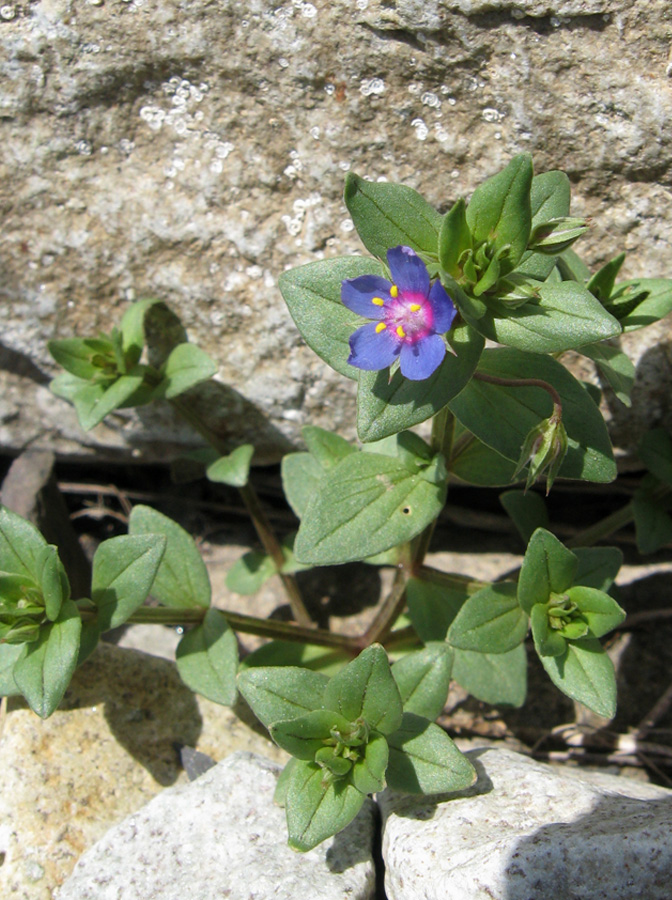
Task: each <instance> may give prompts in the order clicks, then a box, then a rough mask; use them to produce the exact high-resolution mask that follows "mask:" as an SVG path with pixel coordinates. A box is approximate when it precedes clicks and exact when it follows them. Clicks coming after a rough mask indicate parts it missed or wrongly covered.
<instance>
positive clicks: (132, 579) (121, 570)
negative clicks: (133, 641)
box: [91, 534, 166, 632]
mask: <svg viewBox="0 0 672 900" xmlns="http://www.w3.org/2000/svg"><path fill="white" fill-rule="evenodd" d="M165 548H166V538H165V537H164V536H163V535H161V534H129V535H122V536H121V537H114V538H110V539H109V540H107V541H104V542H103V543H102V544H100V545H99V547H98V549H97V550H96V554H95V556H94V557H93V573H92V576H91V599H92V600H93V602H94V603H95V605H96V606H97V607H98V624H99V625H100V630H101V632H102V631H108V630H109V629H110V628H116V627H117V626H118V625H123V623H124V622H125V621H126V620H127V619H128V618H129V616H131V615H133V613H134V612H135V611H136V609H138V607H140V606H142V604H143V603H144V601H145V598H146V597H147V594H148V593H149V591H150V588H151V586H152V583H153V581H154V579H155V578H156V573H157V570H158V568H159V564H160V562H161V558H162V556H163V553H164V550H165Z"/></svg>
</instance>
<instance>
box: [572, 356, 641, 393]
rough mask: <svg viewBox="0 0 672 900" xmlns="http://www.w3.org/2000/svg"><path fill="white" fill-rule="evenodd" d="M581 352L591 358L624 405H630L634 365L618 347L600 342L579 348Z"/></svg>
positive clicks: (633, 381)
mask: <svg viewBox="0 0 672 900" xmlns="http://www.w3.org/2000/svg"><path fill="white" fill-rule="evenodd" d="M581 354H582V355H583V356H587V357H588V358H589V359H592V360H593V362H594V363H595V365H596V366H597V369H598V371H599V373H600V375H601V376H602V378H604V380H605V381H606V382H607V383H608V384H609V386H610V387H611V389H612V391H613V392H614V394H616V396H617V397H618V399H619V400H620V401H621V403H623V405H624V406H632V401H631V400H630V394H631V392H632V387H633V385H634V383H635V374H636V373H635V367H634V365H633V364H632V361H631V360H630V357H628V356H626V354H625V353H623V351H622V350H621V348H620V347H616V346H615V345H614V344H608V343H606V342H602V343H600V344H588V345H587V346H585V347H582V348H581Z"/></svg>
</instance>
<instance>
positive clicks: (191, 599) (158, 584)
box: [128, 505, 210, 608]
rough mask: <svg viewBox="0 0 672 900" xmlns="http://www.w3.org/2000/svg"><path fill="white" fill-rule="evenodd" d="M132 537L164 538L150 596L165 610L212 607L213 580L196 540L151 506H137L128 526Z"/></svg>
mask: <svg viewBox="0 0 672 900" xmlns="http://www.w3.org/2000/svg"><path fill="white" fill-rule="evenodd" d="M128 531H129V534H131V535H138V534H161V535H163V536H164V538H165V539H166V552H165V553H164V554H163V559H162V560H161V564H160V565H159V568H158V571H157V573H156V577H155V578H154V583H153V585H152V587H151V592H152V594H153V596H154V597H156V599H157V600H158V601H159V602H160V603H162V604H163V605H164V606H173V607H184V606H190V607H199V606H200V607H206V608H207V607H208V606H210V578H209V576H208V570H207V569H206V567H205V563H204V562H203V558H202V557H201V554H200V553H199V552H198V549H197V547H196V544H195V543H194V539H193V538H192V537H191V535H190V534H189V533H188V532H186V531H185V530H184V528H182V527H181V526H180V525H178V524H177V522H173V520H172V519H169V518H168V516H164V515H163V514H162V513H160V512H157V511H156V510H155V509H152V508H151V507H149V506H141V505H138V506H134V507H133V510H132V512H131V516H130V519H129V522H128Z"/></svg>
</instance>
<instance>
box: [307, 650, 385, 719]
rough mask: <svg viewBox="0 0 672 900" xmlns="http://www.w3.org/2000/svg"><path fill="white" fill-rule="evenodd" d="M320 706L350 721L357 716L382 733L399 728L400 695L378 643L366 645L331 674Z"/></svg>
mask: <svg viewBox="0 0 672 900" xmlns="http://www.w3.org/2000/svg"><path fill="white" fill-rule="evenodd" d="M322 705H323V706H324V707H325V708H326V709H332V710H335V711H336V712H338V713H340V714H341V715H342V716H344V717H345V718H346V719H347V720H348V721H350V722H354V721H355V720H356V719H359V718H360V717H361V718H363V719H365V720H366V722H367V724H368V725H369V726H370V727H371V728H373V729H375V730H376V731H380V732H381V733H382V734H390V733H391V732H392V731H395V730H396V729H397V728H398V727H399V723H400V722H401V714H402V705H401V697H400V696H399V689H398V688H397V684H396V682H395V680H394V678H393V677H392V673H391V671H390V664H389V662H388V660H387V654H386V653H385V651H384V650H383V648H382V647H381V646H380V644H372V645H371V646H370V647H367V648H366V650H363V651H362V652H361V653H360V654H359V656H358V657H357V658H356V659H353V661H352V662H351V663H348V665H347V666H346V667H345V668H344V669H342V670H341V671H340V672H339V673H338V674H337V675H334V677H333V678H332V679H331V681H330V682H329V684H328V685H327V688H326V690H325V692H324V696H323V698H322Z"/></svg>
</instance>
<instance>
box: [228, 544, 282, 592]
mask: <svg viewBox="0 0 672 900" xmlns="http://www.w3.org/2000/svg"><path fill="white" fill-rule="evenodd" d="M277 571H278V569H277V566H276V565H275V562H274V561H273V559H272V557H271V556H269V555H268V553H263V552H262V551H261V550H250V551H249V552H248V553H245V554H244V555H243V556H241V558H240V559H239V560H237V561H236V562H235V563H234V564H233V565H232V566H231V568H230V569H229V571H228V572H227V573H226V586H227V588H228V589H229V590H230V591H234V593H236V594H243V595H249V594H256V593H257V591H258V590H261V588H262V586H263V585H264V584H265V583H266V582H267V581H268V579H269V578H272V577H273V576H274V575H275V573H276V572H277Z"/></svg>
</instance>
